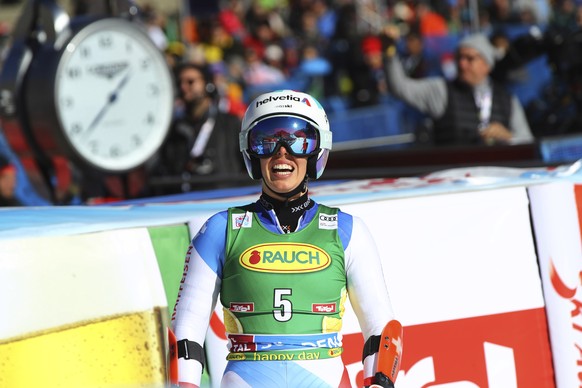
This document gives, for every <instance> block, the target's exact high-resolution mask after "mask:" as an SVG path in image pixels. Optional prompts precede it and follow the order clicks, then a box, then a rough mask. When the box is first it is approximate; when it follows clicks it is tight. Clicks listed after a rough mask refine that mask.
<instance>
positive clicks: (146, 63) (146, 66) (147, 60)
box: [140, 58, 152, 70]
mask: <svg viewBox="0 0 582 388" xmlns="http://www.w3.org/2000/svg"><path fill="white" fill-rule="evenodd" d="M151 62H152V61H151V59H150V58H145V59H142V60H141V65H140V67H141V69H142V70H147V69H149V68H150V65H151Z"/></svg>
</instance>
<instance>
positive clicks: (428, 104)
mask: <svg viewBox="0 0 582 388" xmlns="http://www.w3.org/2000/svg"><path fill="white" fill-rule="evenodd" d="M386 53H387V57H388V58H387V73H388V84H389V88H390V92H391V93H393V94H394V95H395V96H396V97H398V98H400V99H402V100H403V101H405V102H407V103H408V104H410V105H411V106H413V107H415V108H416V109H418V110H420V111H421V112H423V113H425V114H427V115H428V116H430V118H432V121H433V128H432V135H431V137H432V140H433V141H434V143H435V144H436V145H471V144H475V145H478V144H484V145H499V144H502V145H503V144H519V143H528V142H532V141H533V140H534V138H533V135H532V133H531V130H530V127H529V124H528V122H527V119H526V116H525V113H524V110H523V107H522V105H521V103H520V102H519V100H518V99H517V97H516V96H515V95H512V94H510V93H509V92H508V91H507V90H506V89H505V88H504V86H503V85H501V84H498V83H495V82H493V80H492V79H491V78H490V76H489V74H490V73H491V71H492V70H493V67H494V65H495V48H494V47H493V46H492V44H491V43H490V42H489V39H488V38H487V37H486V36H485V35H484V34H481V33H477V34H472V35H468V36H466V37H465V38H463V39H462V40H461V41H460V43H459V46H458V48H457V50H456V56H455V62H456V65H457V77H456V79H454V80H452V81H447V80H446V79H445V78H443V77H428V78H423V79H411V78H409V77H408V76H406V74H405V72H404V70H403V67H402V64H401V62H400V59H399V58H398V56H397V55H396V51H395V49H394V46H391V47H389V48H388V49H387V50H386Z"/></svg>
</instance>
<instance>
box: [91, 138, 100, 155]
mask: <svg viewBox="0 0 582 388" xmlns="http://www.w3.org/2000/svg"><path fill="white" fill-rule="evenodd" d="M89 149H90V150H91V152H92V153H94V154H96V153H98V152H99V143H98V142H97V141H95V140H92V141H90V142H89Z"/></svg>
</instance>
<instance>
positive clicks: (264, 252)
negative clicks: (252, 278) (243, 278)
mask: <svg viewBox="0 0 582 388" xmlns="http://www.w3.org/2000/svg"><path fill="white" fill-rule="evenodd" d="M239 261H240V264H241V265H242V266H243V267H245V268H247V269H250V270H251V271H259V272H278V273H298V272H315V271H320V270H322V269H324V268H327V267H328V266H329V264H330V263H331V257H330V256H329V255H328V254H327V252H326V251H324V250H323V249H321V248H319V247H316V246H314V245H310V244H300V243H271V244H259V245H255V246H252V247H250V248H249V249H247V250H246V251H244V252H243V253H242V255H240V258H239Z"/></svg>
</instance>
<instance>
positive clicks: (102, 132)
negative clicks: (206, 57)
mask: <svg viewBox="0 0 582 388" xmlns="http://www.w3.org/2000/svg"><path fill="white" fill-rule="evenodd" d="M24 93H25V94H24V96H25V97H24V98H25V100H26V108H27V109H26V110H27V113H28V115H29V117H30V128H31V132H32V135H33V136H34V137H35V138H36V141H37V143H39V145H40V146H42V147H47V148H53V149H59V150H64V151H65V152H66V153H67V154H68V155H70V156H71V157H73V158H74V159H75V160H76V161H78V162H80V163H82V164H83V165H85V166H89V167H93V168H98V169H100V170H103V171H106V172H124V171H128V170H131V169H133V168H135V167H138V166H140V165H141V164H143V163H144V162H146V161H147V160H148V159H149V158H150V157H152V156H153V155H154V154H155V152H156V151H157V150H158V148H159V147H160V145H161V144H162V142H163V141H164V139H165V137H166V134H167V132H168V130H169V127H170V121H171V119H172V111H173V97H174V88H173V79H172V76H171V73H170V70H169V67H168V64H167V63H166V61H165V58H164V56H163V55H162V53H161V52H160V51H159V49H158V48H157V47H156V46H155V45H154V44H153V43H152V41H151V40H150V38H149V37H148V36H147V35H146V34H145V32H144V31H143V30H142V29H141V28H139V27H138V26H137V25H136V24H135V23H134V22H130V21H128V20H125V19H122V18H105V19H100V20H95V21H92V22H90V23H87V24H84V25H81V26H77V27H75V26H74V25H73V26H71V28H69V29H67V30H66V31H65V32H63V33H62V34H61V36H60V37H56V39H55V42H54V44H53V45H45V47H43V48H40V49H38V51H37V52H36V53H35V57H34V60H33V61H32V63H31V65H30V68H29V73H28V75H27V78H26V80H25V84H24ZM53 140H54V141H53Z"/></svg>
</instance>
